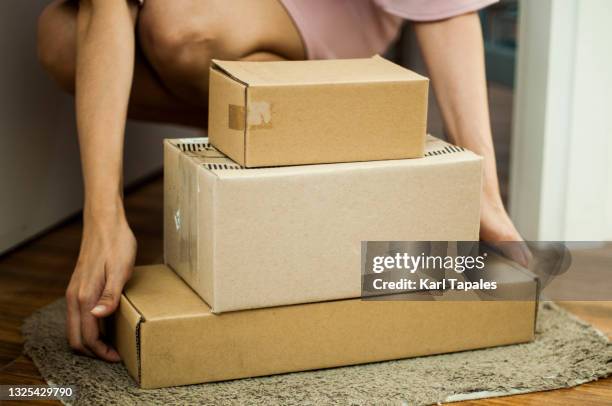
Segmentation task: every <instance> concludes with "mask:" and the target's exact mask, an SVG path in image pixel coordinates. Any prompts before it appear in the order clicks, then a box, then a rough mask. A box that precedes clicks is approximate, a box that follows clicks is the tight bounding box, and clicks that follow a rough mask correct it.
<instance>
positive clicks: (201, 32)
mask: <svg viewBox="0 0 612 406" xmlns="http://www.w3.org/2000/svg"><path fill="white" fill-rule="evenodd" d="M126 1H127V0H126ZM77 11H78V2H77V1H74V0H56V1H54V2H53V3H52V4H51V5H50V6H48V7H47V9H46V10H45V12H44V13H43V15H42V16H41V18H40V22H39V41H38V42H39V57H40V60H41V62H42V64H43V66H44V67H45V68H46V69H47V70H48V71H49V72H50V74H51V75H52V76H53V77H54V78H55V80H56V81H57V82H58V83H59V84H60V85H61V86H62V87H63V88H64V89H65V90H67V91H69V92H74V77H75V61H76V56H75V49H76V15H77ZM137 34H138V35H137V51H136V52H137V55H136V64H135V68H134V81H133V86H132V92H131V95H130V103H129V110H128V115H129V117H130V118H135V119H139V120H147V121H156V122H167V123H177V124H183V125H190V126H197V127H205V126H206V119H207V105H208V68H209V66H210V60H211V59H212V58H217V59H229V60H258V61H265V60H282V59H303V58H304V57H305V51H304V47H303V45H302V41H301V38H300V36H299V33H298V31H297V29H296V28H295V26H294V24H293V21H292V20H291V18H290V17H289V16H288V15H287V13H286V11H285V9H284V8H283V6H282V5H281V4H280V3H279V2H278V1H277V0H258V1H249V0H232V1H231V2H228V1H224V0H221V1H218V0H173V1H167V0H146V1H145V5H144V7H143V8H142V10H141V11H140V14H139V18H138V21H137Z"/></svg>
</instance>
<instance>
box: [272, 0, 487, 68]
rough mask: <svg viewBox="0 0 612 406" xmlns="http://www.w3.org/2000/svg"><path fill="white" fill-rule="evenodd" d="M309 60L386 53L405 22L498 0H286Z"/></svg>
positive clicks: (464, 10) (446, 15)
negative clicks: (405, 20)
mask: <svg viewBox="0 0 612 406" xmlns="http://www.w3.org/2000/svg"><path fill="white" fill-rule="evenodd" d="M281 1H282V3H283V5H284V6H285V8H286V9H287V12H288V13H289V15H290V16H291V18H293V21H294V22H295V25H296V26H297V28H298V30H299V31H300V34H301V36H302V40H303V41H304V46H305V47H306V54H307V57H308V59H334V58H359V57H368V56H372V55H374V54H380V53H383V52H385V51H386V49H387V48H388V47H389V45H390V44H391V42H392V41H393V40H394V39H395V37H396V36H397V34H398V32H399V29H400V27H401V25H402V21H403V20H404V19H407V20H413V21H435V20H442V19H445V18H449V17H453V16H457V15H460V14H465V13H468V12H472V11H476V10H478V9H480V8H483V7H486V6H488V5H490V4H492V3H495V2H497V1H498V0H281Z"/></svg>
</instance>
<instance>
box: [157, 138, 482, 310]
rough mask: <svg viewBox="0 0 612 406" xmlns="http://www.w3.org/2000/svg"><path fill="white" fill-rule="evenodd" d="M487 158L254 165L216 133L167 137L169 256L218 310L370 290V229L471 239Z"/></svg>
mask: <svg viewBox="0 0 612 406" xmlns="http://www.w3.org/2000/svg"><path fill="white" fill-rule="evenodd" d="M481 160H482V159H481V158H480V157H479V156H477V155H475V154H473V153H472V152H469V151H466V150H463V149H461V148H457V147H454V146H452V145H450V144H447V143H445V142H443V141H440V140H438V139H435V138H433V137H429V138H428V139H427V142H426V149H425V157H424V158H419V159H405V160H391V161H375V162H374V161H373V162H351V163H339V164H328V165H307V166H290V167H276V168H259V169H243V168H241V167H240V166H238V165H237V164H235V163H234V162H233V161H231V160H229V159H228V158H226V157H225V156H223V155H222V154H221V153H220V152H218V151H217V150H215V149H214V148H213V147H212V146H211V145H209V144H208V141H207V139H205V138H199V139H189V140H166V141H165V143H164V161H165V162H164V171H165V172H164V173H165V175H164V201H165V203H164V230H165V231H164V234H165V235H164V254H165V261H166V263H167V264H168V265H170V266H171V267H172V268H173V269H174V270H175V271H176V272H177V273H178V274H179V275H180V276H181V277H182V278H183V279H184V280H185V281H186V283H187V284H188V285H189V286H191V288H192V289H193V290H195V291H196V292H197V293H198V294H199V295H200V296H201V297H202V298H203V299H204V300H205V301H206V302H207V303H208V304H209V305H210V307H211V309H212V311H213V312H216V313H221V312H226V311H233V310H242V309H252V308H261V307H271V306H280V305H288V304H296V303H308V302H318V301H324V300H334V299H346V298H354V297H359V296H360V294H361V273H360V269H361V268H360V265H361V241H366V240H370V241H374V240H384V241H434V240H443V241H447V240H450V241H454V240H457V241H461V240H464V241H467V240H477V239H478V231H479V214H480V213H479V212H480V188H481Z"/></svg>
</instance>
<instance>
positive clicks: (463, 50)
mask: <svg viewBox="0 0 612 406" xmlns="http://www.w3.org/2000/svg"><path fill="white" fill-rule="evenodd" d="M414 27H415V32H416V36H417V40H418V42H419V44H420V46H421V52H422V54H423V58H424V60H425V63H426V65H427V69H428V71H429V75H430V76H431V79H432V84H433V87H434V90H435V92H436V97H437V99H438V103H439V105H440V109H441V110H442V116H443V117H444V123H445V125H446V129H447V131H448V135H449V137H450V138H451V139H452V141H453V142H454V143H456V144H458V145H461V146H463V147H466V148H468V149H470V150H472V151H474V152H475V153H477V154H479V155H482V156H483V158H484V179H483V181H484V185H483V186H484V187H483V199H482V209H481V221H480V237H481V239H482V240H484V241H489V242H500V241H521V240H522V238H521V236H520V234H519V233H518V231H517V230H516V228H515V227H514V224H513V223H512V220H510V217H509V216H508V214H507V213H506V210H505V209H504V205H503V203H502V200H501V196H500V192H499V183H498V180H497V168H496V164H495V151H494V149H493V140H492V136H491V123H490V121H489V107H488V100H487V88H486V79H485V77H486V74H485V63H484V46H483V39H482V31H481V27H480V20H479V19H478V15H477V14H476V13H470V14H465V15H462V16H458V17H454V18H451V19H447V20H442V21H434V22H426V23H415V25H414ZM522 254H524V255H525V256H524V257H523V258H520V257H519V258H514V259H516V260H518V261H519V262H522V263H523V264H526V262H527V260H528V253H525V252H524V253H522Z"/></svg>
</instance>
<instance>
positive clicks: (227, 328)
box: [110, 260, 537, 388]
mask: <svg viewBox="0 0 612 406" xmlns="http://www.w3.org/2000/svg"><path fill="white" fill-rule="evenodd" d="M495 267H505V268H504V269H503V270H502V271H506V272H505V274H508V275H512V277H511V278H510V279H509V280H508V281H507V283H508V284H511V285H512V286H513V287H514V288H515V289H523V290H525V291H526V292H530V295H531V296H530V297H531V298H532V299H531V300H525V301H487V302H480V301H463V300H461V296H462V295H468V293H462V292H461V291H458V292H456V295H455V296H454V298H455V299H456V300H458V301H439V298H436V300H435V301H373V302H371V301H362V300H360V299H351V300H339V301H332V302H322V303H313V304H301V305H293V306H283V307H275V308H266V309H256V310H245V311H239V312H230V313H224V314H221V315H216V314H213V313H211V311H210V308H209V307H208V306H207V305H206V303H204V302H203V301H202V300H201V299H200V298H199V297H198V296H197V295H196V294H195V293H194V292H193V291H192V290H191V289H189V287H188V286H187V285H186V284H184V282H183V281H181V279H180V278H179V277H178V276H177V275H176V274H175V273H174V272H173V271H172V270H171V269H169V268H167V267H166V266H164V265H153V266H148V267H140V268H137V269H136V270H135V272H134V275H133V277H132V279H131V280H130V282H129V283H128V284H127V286H126V289H125V291H124V294H123V296H122V300H121V305H120V307H119V310H118V312H117V313H116V316H115V318H114V327H115V328H114V329H113V328H111V329H110V331H111V332H112V333H111V336H112V337H113V340H114V344H115V346H116V348H118V350H119V354H120V355H121V357H122V359H123V362H124V363H125V364H126V366H127V369H128V371H129V373H130V374H131V375H132V376H133V377H134V378H135V379H136V380H137V381H138V382H139V384H140V386H141V387H143V388H158V387H164V386H175V385H186V384H194V383H201V382H212V381H220V380H227V379H235V378H244V377H252V376H262V375H271V374H277V373H284V372H293V371H303V370H310V369H320V368H328V367H335V366H341V365H352V364H359V363H367V362H374V361H382V360H389V359H398V358H407V357H414V356H421V355H429V354H439V353H445V352H454V351H462V350H468V349H476V348H484V347H490V346H497V345H506V344H513V343H520V342H527V341H530V340H532V339H533V336H534V323H535V314H536V309H537V303H536V297H537V295H536V293H537V283H536V281H535V280H534V278H533V276H529V275H527V274H526V273H523V272H516V271H515V270H514V269H512V267H507V265H505V263H504V262H502V261H500V262H499V263H497V264H496V263H494V261H491V260H490V261H489V262H488V268H487V269H493V268H495ZM286 271H287V272H290V270H289V269H287V270H286ZM331 271H333V270H330V272H331ZM508 271H510V272H508ZM357 279H358V278H357ZM468 297H469V296H468Z"/></svg>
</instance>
